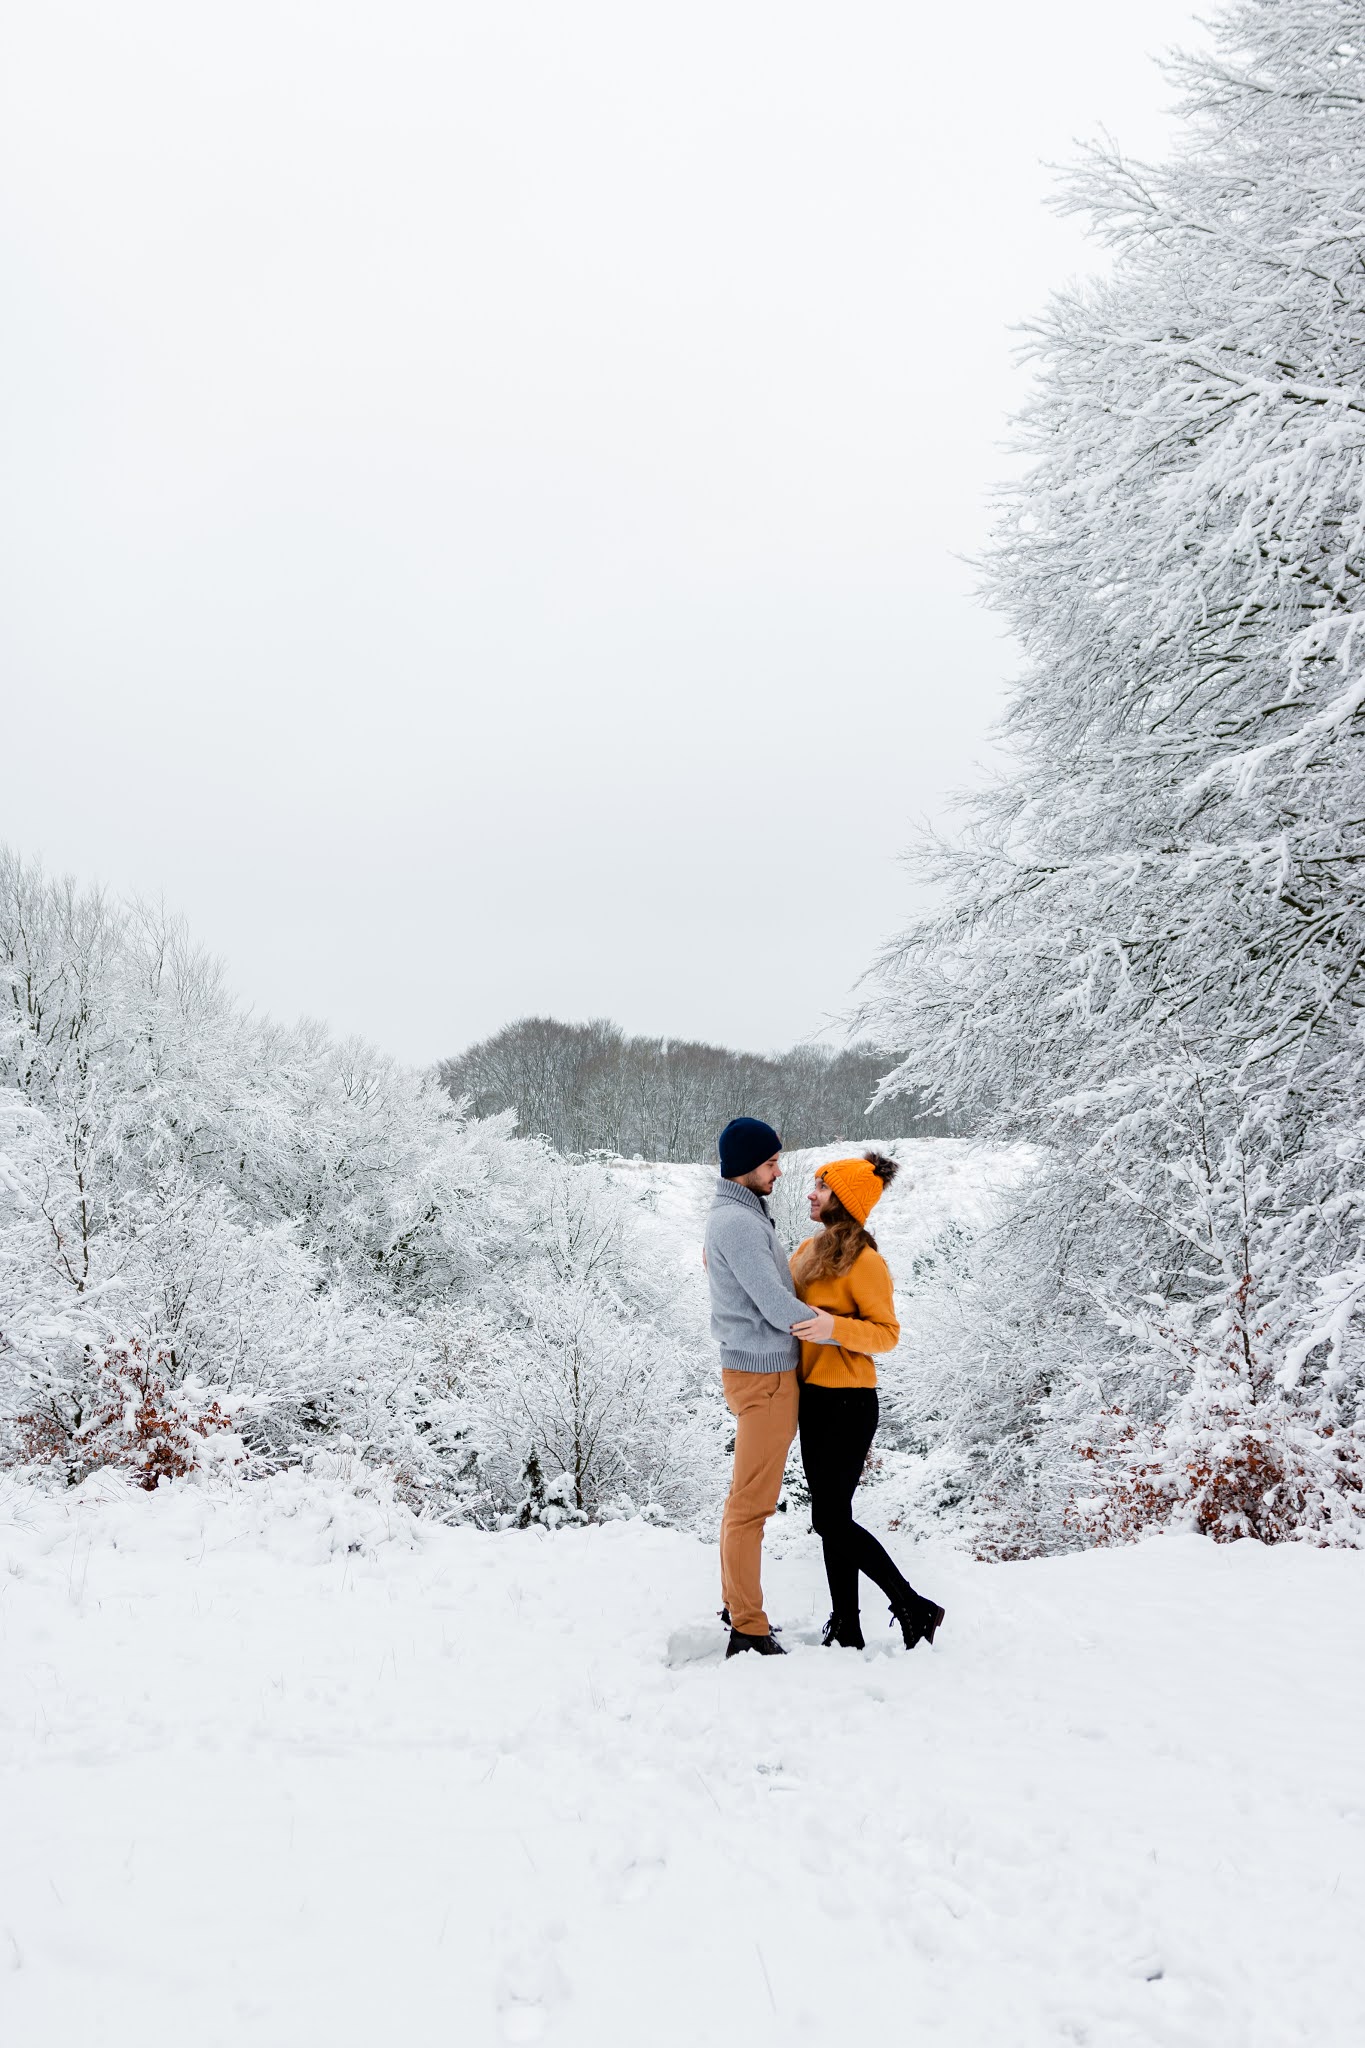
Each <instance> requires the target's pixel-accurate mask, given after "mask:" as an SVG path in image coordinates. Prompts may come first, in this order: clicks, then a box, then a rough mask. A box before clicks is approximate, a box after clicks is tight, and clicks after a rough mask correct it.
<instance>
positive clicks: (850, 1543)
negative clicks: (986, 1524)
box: [791, 1152, 943, 1650]
mask: <svg viewBox="0 0 1365 2048" xmlns="http://www.w3.org/2000/svg"><path fill="white" fill-rule="evenodd" d="M896 1170H897V1169H896V1162H895V1160H894V1159H887V1158H884V1157H883V1156H882V1155H881V1154H880V1153H878V1152H868V1153H867V1154H865V1156H864V1157H863V1158H861V1159H832V1160H830V1161H829V1163H828V1164H827V1165H825V1166H822V1167H821V1168H820V1169H819V1171H818V1172H817V1174H816V1176H815V1186H814V1187H813V1188H812V1189H811V1193H810V1213H811V1220H812V1221H813V1222H816V1223H821V1224H823V1225H824V1228H823V1230H822V1231H821V1232H820V1234H819V1235H818V1236H816V1237H808V1238H806V1239H805V1241H804V1243H802V1244H799V1245H798V1246H797V1248H796V1250H795V1251H794V1252H793V1253H792V1259H791V1269H792V1284H793V1286H794V1287H795V1289H796V1292H797V1294H798V1295H799V1296H800V1298H801V1300H802V1301H804V1302H807V1303H809V1304H810V1306H811V1307H812V1308H813V1309H814V1310H815V1313H814V1315H812V1316H811V1317H810V1319H809V1320H808V1321H807V1322H804V1323H796V1324H793V1326H792V1328H793V1335H795V1336H797V1337H799V1338H800V1340H801V1419H800V1434H801V1462H802V1464H803V1465H804V1466H805V1468H806V1484H807V1486H808V1487H809V1488H810V1505H811V1520H812V1521H813V1523H814V1525H815V1533H816V1534H817V1536H819V1538H820V1540H821V1542H822V1543H823V1545H824V1550H825V1573H826V1576H827V1577H828V1579H829V1591H830V1598H831V1600H832V1602H833V1611H832V1613H831V1614H830V1617H829V1620H828V1621H827V1622H826V1624H825V1630H824V1635H823V1637H822V1640H823V1642H824V1643H825V1644H826V1645H829V1644H831V1643H837V1644H839V1645H841V1646H842V1647H843V1648H844V1649H850V1650H861V1649H862V1648H863V1647H864V1644H863V1631H862V1627H861V1624H860V1622H859V1619H858V1574H859V1572H866V1574H867V1576H868V1578H869V1579H872V1580H873V1581H875V1583H876V1584H877V1585H879V1586H880V1587H881V1589H882V1591H883V1593H885V1595H886V1597H887V1599H888V1600H889V1601H890V1602H891V1614H892V1618H893V1620H895V1621H898V1622H899V1623H900V1625H901V1633H902V1635H903V1636H904V1637H905V1647H906V1649H907V1650H913V1649H914V1647H915V1645H916V1643H918V1642H919V1641H920V1640H921V1639H922V1638H924V1637H927V1638H928V1640H929V1641H930V1642H931V1643H932V1642H933V1640H934V1634H935V1631H936V1630H937V1629H938V1626H939V1624H940V1622H941V1621H942V1620H943V1609H942V1608H941V1607H939V1606H936V1605H935V1603H934V1602H933V1601H932V1600H926V1599H925V1598H924V1596H923V1595H922V1594H920V1593H917V1592H916V1591H915V1589H914V1587H913V1586H912V1585H911V1584H910V1582H909V1580H908V1579H906V1578H904V1577H903V1576H902V1575H901V1573H900V1572H899V1571H898V1570H897V1569H896V1566H895V1565H894V1564H893V1563H892V1561H891V1559H890V1557H889V1556H888V1555H887V1553H886V1551H885V1550H884V1549H883V1548H882V1546H881V1544H880V1543H879V1542H878V1541H877V1539H876V1537H875V1536H873V1535H871V1534H870V1533H869V1531H868V1530H866V1529H863V1528H860V1527H859V1525H858V1523H857V1522H855V1521H854V1519H853V1495H854V1491H855V1489H856V1487H857V1484H858V1481H859V1480H860V1479H861V1477H862V1473H863V1466H864V1465H865V1464H866V1462H867V1454H868V1451H869V1450H870V1449H871V1447H872V1439H873V1437H874V1436H875V1435H876V1433H877V1368H876V1366H875V1365H874V1364H873V1362H872V1354H873V1353H874V1352H877V1351H892V1350H894V1349H895V1346H896V1343H897V1341H898V1340H899V1337H900V1324H899V1323H898V1322H897V1321H896V1306H895V1301H894V1299H893V1296H892V1289H891V1274H890V1272H889V1271H888V1269H887V1264H886V1260H885V1259H884V1258H883V1257H882V1255H881V1253H880V1252H879V1251H878V1250H877V1242H876V1239H875V1238H874V1237H873V1236H872V1235H871V1233H870V1232H869V1231H868V1230H867V1228H866V1224H867V1219H868V1217H869V1215H870V1214H871V1212H872V1209H873V1207H874V1205H875V1204H876V1203H877V1202H878V1201H879V1200H880V1199H881V1194H882V1190H883V1189H884V1188H886V1187H887V1186H889V1185H890V1183H891V1181H892V1180H893V1179H894V1178H895V1175H896Z"/></svg>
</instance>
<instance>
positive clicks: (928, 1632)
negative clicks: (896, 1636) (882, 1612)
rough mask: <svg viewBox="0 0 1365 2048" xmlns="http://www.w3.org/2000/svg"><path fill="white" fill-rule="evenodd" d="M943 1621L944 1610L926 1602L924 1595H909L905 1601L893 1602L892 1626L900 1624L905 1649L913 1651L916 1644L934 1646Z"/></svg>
mask: <svg viewBox="0 0 1365 2048" xmlns="http://www.w3.org/2000/svg"><path fill="white" fill-rule="evenodd" d="M942 1620H943V1609H942V1608H941V1607H937V1606H935V1604H934V1602H933V1601H932V1600H926V1599H925V1597H924V1595H923V1594H922V1593H908V1594H907V1595H906V1597H905V1598H904V1599H903V1600H900V1601H896V1602H893V1604H892V1608H891V1622H892V1626H893V1627H894V1625H895V1624H896V1623H897V1622H899V1623H900V1628H901V1634H902V1635H903V1636H904V1637H905V1647H906V1649H907V1650H913V1649H914V1647H915V1645H916V1643H928V1644H929V1645H930V1646H931V1647H932V1645H933V1640H934V1637H935V1636H936V1635H937V1634H938V1631H939V1626H940V1624H941V1622H942Z"/></svg>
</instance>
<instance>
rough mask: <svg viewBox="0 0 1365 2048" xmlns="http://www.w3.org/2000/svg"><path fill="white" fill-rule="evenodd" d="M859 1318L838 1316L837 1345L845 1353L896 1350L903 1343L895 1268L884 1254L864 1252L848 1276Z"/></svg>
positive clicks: (835, 1329) (835, 1320) (836, 1321)
mask: <svg viewBox="0 0 1365 2048" xmlns="http://www.w3.org/2000/svg"><path fill="white" fill-rule="evenodd" d="M848 1284H849V1286H850V1288H851V1289H852V1291H853V1300H854V1304H855V1306H856V1308H857V1310H858V1313H857V1315H856V1316H835V1318H834V1342H835V1343H836V1344H841V1345H842V1346H843V1348H844V1350H845V1351H862V1352H866V1353H876V1352H879V1351H894V1350H895V1348H896V1346H897V1345H898V1344H899V1343H900V1338H901V1326H900V1324H899V1323H898V1322H897V1321H896V1298H895V1293H894V1290H893V1288H892V1285H891V1269H890V1267H889V1266H888V1265H887V1263H886V1260H885V1259H884V1258H883V1257H882V1255H881V1253H880V1252H874V1251H864V1252H862V1253H860V1254H859V1256H858V1258H857V1259H856V1260H855V1261H854V1264H853V1270H852V1271H851V1272H850V1274H849V1276H848Z"/></svg>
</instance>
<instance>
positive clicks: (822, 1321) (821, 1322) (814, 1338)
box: [792, 1308, 834, 1344]
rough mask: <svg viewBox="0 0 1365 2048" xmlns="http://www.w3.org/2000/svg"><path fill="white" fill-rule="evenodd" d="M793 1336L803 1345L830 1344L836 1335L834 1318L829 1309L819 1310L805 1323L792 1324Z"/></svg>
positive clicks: (808, 1317)
mask: <svg viewBox="0 0 1365 2048" xmlns="http://www.w3.org/2000/svg"><path fill="white" fill-rule="evenodd" d="M792 1335H793V1337H799V1338H800V1340H801V1342H802V1343H803V1344H828V1342H829V1340H830V1338H831V1337H832V1336H833V1335H834V1318H833V1316H832V1315H831V1314H830V1312H829V1310H828V1309H827V1308H817V1309H816V1311H815V1313H814V1315H811V1316H807V1318H806V1320H805V1322H804V1323H793V1324H792Z"/></svg>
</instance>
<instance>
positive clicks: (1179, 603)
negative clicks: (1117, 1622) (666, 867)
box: [869, 0, 1365, 1549]
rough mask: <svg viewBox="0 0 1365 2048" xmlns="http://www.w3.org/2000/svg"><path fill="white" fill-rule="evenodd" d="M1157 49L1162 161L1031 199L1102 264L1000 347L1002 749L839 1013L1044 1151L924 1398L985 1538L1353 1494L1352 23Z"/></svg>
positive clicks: (1358, 49)
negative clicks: (866, 982)
mask: <svg viewBox="0 0 1365 2048" xmlns="http://www.w3.org/2000/svg"><path fill="white" fill-rule="evenodd" d="M1174 69H1175V74H1176V77H1177V79H1178V81H1179V83H1180V85H1181V87H1182V90H1183V93H1184V108H1185V116H1186V125H1185V133H1184V140H1183V143H1182V145H1181V147H1180V149H1179V150H1178V152H1177V153H1176V154H1175V155H1174V156H1173V158H1172V160H1171V161H1170V162H1169V163H1168V164H1165V165H1157V166H1151V165H1139V164H1133V163H1130V162H1128V161H1127V160H1126V159H1124V158H1123V157H1122V156H1121V155H1120V154H1119V153H1118V151H1117V150H1115V149H1114V148H1112V147H1109V146H1105V147H1103V148H1100V149H1097V150H1095V151H1094V152H1093V153H1092V154H1091V155H1090V156H1089V157H1088V159H1087V160H1086V161H1085V163H1084V164H1083V166H1082V167H1081V169H1080V171H1079V172H1078V173H1077V175H1076V176H1075V177H1074V179H1073V181H1072V183H1071V186H1070V188H1069V192H1068V198H1067V203H1068V204H1070V205H1072V206H1074V207H1076V208H1079V209H1082V210H1084V211H1086V212H1087V213H1088V214H1089V215H1090V216H1091V218H1092V219H1093V220H1094V222H1095V223H1096V226H1097V229H1098V232H1099V233H1100V235H1101V236H1102V237H1104V239H1105V240H1106V241H1107V242H1108V243H1109V245H1110V246H1111V248H1112V249H1113V250H1114V252H1115V256H1114V263H1113V266H1112V272H1111V275H1110V276H1109V277H1108V278H1107V279H1106V280H1104V281H1102V282H1099V283H1093V284H1086V285H1081V286H1078V287H1075V288H1073V289H1072V290H1071V291H1069V292H1067V293H1065V294H1064V295H1062V296H1060V297H1058V298H1057V299H1055V300H1054V301H1053V304H1052V306H1051V309H1050V311H1049V313H1048V314H1047V316H1046V317H1045V318H1044V319H1043V321H1042V322H1041V323H1040V324H1039V325H1038V327H1037V329H1036V332H1035V335H1034V350H1035V354H1036V357H1037V360H1038V363H1039V366H1040V375H1039V383H1038V390H1037V396H1036V399H1035V400H1034V402H1033V404H1032V407H1031V410H1030V411H1029V413H1028V415H1027V416H1026V419H1025V421H1024V432H1025V437H1026V441H1027V444H1028V446H1029V448H1030V449H1031V451H1032V455H1033V462H1032V466H1031V468H1030V470H1029V472H1028V474H1027V476H1026V477H1025V478H1024V479H1023V481H1022V482H1021V483H1020V485H1019V486H1018V487H1017V489H1016V490H1015V491H1014V493H1013V497H1012V501H1011V502H1010V504H1009V507H1008V510H1007V515H1006V518H1005V522H1004V525H1003V529H1002V531H1001V534H1000V536H999V539H998V543H997V545H996V548H995V553H994V560H993V565H992V578H993V584H994V590H995V594H996V597H997V599H998V602H999V604H1000V606H1001V608H1002V609H1003V610H1004V612H1005V613H1006V615H1007V616H1008V617H1009V619H1010V621H1011V623H1012V625H1013V627H1014V630H1015V632H1016V633H1017V635H1018V637H1019V639H1020V641H1021V642H1022V644H1023V647H1024V649H1025V651H1026V655H1027V668H1026V672H1025V674H1024V676H1023V678H1022V680H1021V681H1020V682H1019V684H1018V686H1017V687H1016V689H1015V691H1014V694H1013V699H1012V703H1011V707H1010V711H1009V715H1008V719H1007V738H1008V740H1009V742H1010V744H1011V746H1012V749H1013V762H1012V765H1011V767H1010V769H1009V771H1008V772H1007V774H1006V775H1005V776H1004V777H1003V779H1002V780H1001V781H1000V782H999V784H998V785H997V786H995V787H994V788H992V789H990V790H989V791H987V792H986V794H985V795H983V796H982V797H981V798H979V799H978V800H977V801H976V803H975V806H974V815H973V817H972V820H971V824H970V828H969V829H968V830H967V831H966V832H965V833H964V834H963V836H962V837H961V838H960V839H959V840H958V841H957V842H956V843H954V844H951V845H940V846H932V847H930V848H928V849H927V851H926V852H925V854H924V856H923V868H924V871H925V873H926V875H927V877H928V879H929V880H930V881H931V882H932V883H934V884H936V885H937V887H938V890H939V895H938V899H937V900H938V902H939V903H940V905H941V907H940V908H939V909H937V910H936V911H933V912H931V913H930V914H928V915H926V916H925V917H923V918H921V920H920V921H919V922H918V923H917V924H915V925H914V926H913V927H912V928H911V929H910V930H909V931H908V932H907V933H906V934H905V936H904V937H903V939H902V940H901V941H900V942H898V944H897V945H896V946H894V947H893V948H891V949H890V950H889V952H888V953H887V955H886V956H885V958H884V960H883V963H882V970H881V972H882V994H881V997H880V999H879V1000H878V1001H877V1002H876V1003H875V1004H874V1005H873V1007H872V1011H871V1013H870V1019H869V1021H870V1022H871V1023H872V1024H873V1025H874V1026H875V1028H876V1030H877V1032H878V1034H879V1035H880V1036H881V1038H882V1040H883V1042H884V1043H886V1044H891V1045H897V1046H906V1047H908V1048H910V1051H909V1055H908V1057H907V1059H906V1060H905V1061H904V1063H903V1064H902V1065H901V1066H900V1067H899V1068H898V1070H897V1072H896V1074H895V1075H894V1076H893V1077H892V1078H891V1080H890V1081H889V1083H888V1084H887V1090H886V1092H887V1094H888V1095H893V1094H894V1093H895V1091H896V1090H897V1089H899V1088H901V1087H905V1088H910V1087H914V1088H915V1089H922V1088H924V1087H925V1086H926V1085H927V1086H928V1087H929V1088H930V1090H931V1091H932V1094H933V1097H934V1099H935V1100H936V1101H937V1102H939V1103H940V1104H942V1105H945V1106H951V1107H952V1108H953V1109H954V1110H955V1111H957V1112H959V1113H965V1114H967V1115H970V1116H974V1117H976V1118H978V1119H979V1120H980V1122H981V1124H982V1125H983V1126H984V1129H985V1131H986V1133H987V1134H988V1135H989V1136H991V1137H993V1138H997V1139H1001V1138H1010V1139H1020V1138H1022V1139H1027V1140H1030V1141H1034V1142H1036V1143H1038V1144H1039V1145H1041V1146H1044V1147H1046V1148H1047V1151H1048V1157H1049V1160H1050V1163H1049V1164H1048V1165H1047V1166H1045V1167H1044V1168H1043V1169H1042V1170H1041V1171H1040V1173H1039V1174H1038V1175H1037V1176H1036V1177H1035V1178H1034V1179H1033V1181H1032V1182H1031V1183H1030V1184H1029V1185H1028V1186H1027V1187H1026V1188H1024V1189H1023V1190H1021V1192H1020V1193H1019V1194H1018V1195H1017V1197H1016V1199H1015V1202H1014V1207H1013V1214H1012V1218H1011V1220H1010V1222H1009V1224H1008V1226H1007V1227H1006V1228H1004V1229H1003V1230H1001V1231H999V1232H997V1233H995V1234H994V1235H993V1237H992V1240H991V1242H990V1246H989V1250H988V1253H987V1254H986V1255H985V1256H984V1257H982V1258H981V1259H980V1260H979V1261H978V1263H977V1266H976V1270H975V1272H974V1274H973V1276H972V1278H971V1281H970V1284H969V1285H968V1286H967V1288H966V1289H965V1291H962V1292H960V1293H959V1295H958V1297H957V1310H958V1312H959V1313H960V1315H961V1318H962V1327H961V1333H960V1335H961V1344H960V1346H959V1348H958V1351H957V1357H958V1359H959V1361H961V1360H963V1359H965V1360H966V1365H965V1366H963V1365H961V1364H959V1368H958V1371H957V1376H956V1387H955V1388H953V1387H946V1386H945V1387H944V1388H943V1389H942V1390H941V1392H942V1400H941V1402H940V1417H939V1424H938V1427H939V1432H940V1441H944V1442H946V1441H950V1440H951V1442H952V1443H953V1444H954V1446H955V1447H956V1449H957V1450H958V1451H959V1452H960V1453H961V1455H962V1456H963V1458H964V1460H965V1463H966V1467H967V1469H968V1470H969V1471H970V1472H971V1473H972V1475H973V1478H972V1489H973V1494H974V1497H975V1499H976V1500H977V1502H978V1503H979V1504H984V1505H986V1506H988V1507H989V1508H990V1509H991V1510H992V1512H993V1514H994V1517H995V1527H996V1531H997V1537H996V1541H997V1547H999V1548H1001V1549H1015V1548H1029V1547H1038V1546H1039V1545H1047V1544H1051V1543H1062V1542H1066V1541H1075V1540H1084V1539H1087V1538H1090V1537H1093V1536H1095V1535H1101V1536H1103V1535H1105V1534H1110V1535H1114V1534H1125V1533H1129V1532H1131V1531H1132V1530H1133V1529H1134V1528H1136V1527H1139V1526H1143V1525H1145V1524H1147V1523H1149V1522H1151V1521H1154V1520H1156V1521H1160V1520H1165V1519H1169V1518H1172V1517H1177V1518H1182V1519H1187V1520H1190V1521H1192V1522H1193V1523H1194V1525H1195V1526H1198V1527H1201V1528H1204V1529H1206V1530H1208V1531H1209V1533H1211V1534H1214V1535H1230V1534H1238V1533H1254V1534H1257V1535H1260V1536H1263V1537H1267V1538H1269V1537H1281V1536H1288V1535H1300V1536H1306V1537H1309V1538H1313V1539H1320V1540H1322V1539H1327V1538H1330V1537H1334V1536H1335V1537H1344V1536H1350V1535H1351V1534H1352V1533H1353V1532H1356V1531H1358V1530H1359V1529H1360V1527H1361V1513H1360V1510H1361V1507H1362V1501H1363V1499H1365V1497H1363V1496H1362V1492H1361V1482H1362V1476H1363V1474H1365V1437H1363V1435H1362V1410H1361V1395H1362V1383H1363V1381H1365V1344H1362V1330H1361V1320H1360V1313H1359V1311H1360V1306H1361V1303H1362V1300H1365V1292H1363V1282H1365V1269H1363V1268H1362V1265H1361V1260H1360V1252H1359V1244H1360V1232H1361V1224H1362V1220H1365V1184H1362V1177H1361V1165H1362V1155H1363V1154H1365V1024H1362V1018H1363V1017H1365V881H1363V880H1362V877H1365V838H1362V836H1361V835H1362V820H1365V668H1363V667H1362V660H1363V658H1365V308H1363V304H1362V295H1361V278H1362V275H1363V274H1365V211H1363V210H1362V198H1361V195H1362V192H1365V13H1363V12H1362V9H1361V6H1360V5H1359V0H1241V4H1237V5H1234V6H1230V7H1228V8H1225V10H1224V12H1223V14H1222V15H1221V17H1220V18H1219V20H1218V22H1217V24H1216V47H1215V51H1214V54H1213V55H1212V56H1210V57H1208V58H1200V59H1191V60H1181V61H1180V62H1178V63H1177V64H1176V65H1175V67H1174Z"/></svg>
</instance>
